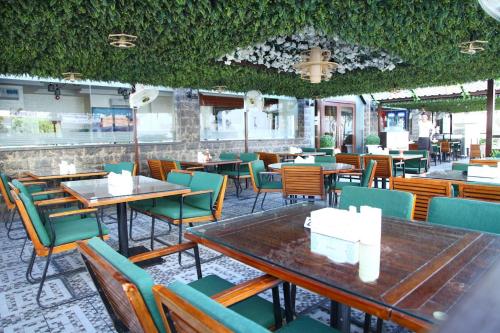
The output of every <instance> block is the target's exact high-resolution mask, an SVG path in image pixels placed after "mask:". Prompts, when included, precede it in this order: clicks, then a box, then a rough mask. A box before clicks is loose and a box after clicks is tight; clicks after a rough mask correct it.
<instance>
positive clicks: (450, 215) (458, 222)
mask: <svg viewBox="0 0 500 333" xmlns="http://www.w3.org/2000/svg"><path fill="white" fill-rule="evenodd" d="M499 216H500V203H497V202H489V201H481V200H471V199H460V198H445V197H435V198H432V199H431V202H430V205H429V215H428V218H427V220H428V221H429V222H430V223H435V224H442V225H447V226H450V227H460V228H466V229H473V230H478V231H483V232H491V233H495V234H500V222H499Z"/></svg>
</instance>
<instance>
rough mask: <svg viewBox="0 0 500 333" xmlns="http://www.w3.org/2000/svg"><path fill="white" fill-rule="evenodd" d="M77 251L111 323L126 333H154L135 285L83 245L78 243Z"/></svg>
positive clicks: (147, 311) (153, 326) (148, 315)
mask: <svg viewBox="0 0 500 333" xmlns="http://www.w3.org/2000/svg"><path fill="white" fill-rule="evenodd" d="M78 250H79V251H80V253H81V254H82V257H83V260H84V262H85V265H86V266H87V269H88V271H89V273H90V275H91V277H92V279H93V280H94V283H95V285H96V288H97V290H98V291H99V294H100V295H101V297H102V298H105V299H104V300H103V301H104V304H105V305H106V307H107V310H108V312H109V314H110V316H111V317H112V318H113V317H114V318H113V319H114V321H115V322H116V320H119V321H120V322H121V323H122V324H123V325H125V326H126V327H127V328H128V330H129V331H130V332H158V330H157V328H156V326H155V324H154V321H153V318H152V317H151V314H150V312H149V310H148V308H147V306H146V303H145V302H144V299H143V298H142V295H141V293H140V292H139V290H138V289H137V287H136V285H135V284H133V283H132V282H130V281H129V280H128V279H127V278H126V277H125V276H124V275H123V274H122V273H120V271H118V270H117V269H116V268H115V267H113V265H111V264H110V263H109V262H108V261H107V260H106V259H104V258H102V257H101V256H100V255H99V254H98V253H96V252H95V251H94V250H93V249H92V248H91V247H90V246H89V245H88V244H86V243H85V242H78Z"/></svg>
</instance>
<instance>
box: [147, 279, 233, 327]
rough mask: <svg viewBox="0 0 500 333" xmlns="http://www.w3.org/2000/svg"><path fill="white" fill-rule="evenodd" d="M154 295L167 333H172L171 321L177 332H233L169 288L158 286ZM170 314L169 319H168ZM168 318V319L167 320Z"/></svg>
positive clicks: (155, 287) (154, 290) (154, 288)
mask: <svg viewBox="0 0 500 333" xmlns="http://www.w3.org/2000/svg"><path fill="white" fill-rule="evenodd" d="M153 295H154V297H155V299H156V304H157V306H158V309H160V314H161V317H162V320H163V323H164V325H165V327H166V328H167V332H169V333H172V332H173V330H172V329H171V328H170V324H169V321H170V320H171V322H172V324H173V326H174V327H175V331H176V332H183V333H205V332H216V333H230V332H233V331H232V330H230V329H229V328H227V327H226V326H224V325H222V324H221V323H219V322H218V321H216V320H215V319H214V318H212V317H210V316H209V315H207V314H206V313H205V312H203V311H201V310H199V309H198V308H197V307H195V306H193V305H191V303H189V302H187V301H186V300H185V299H183V298H182V297H180V296H178V295H177V294H175V293H174V292H172V291H170V290H169V289H168V288H166V287H164V286H161V285H156V286H154V287H153ZM167 313H168V317H167ZM167 318H168V319H167Z"/></svg>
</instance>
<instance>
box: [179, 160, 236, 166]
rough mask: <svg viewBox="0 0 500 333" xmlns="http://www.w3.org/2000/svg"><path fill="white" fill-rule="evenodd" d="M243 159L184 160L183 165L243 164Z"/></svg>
mask: <svg viewBox="0 0 500 333" xmlns="http://www.w3.org/2000/svg"><path fill="white" fill-rule="evenodd" d="M242 162H243V161H242V160H239V159H238V160H219V159H214V160H210V161H208V162H195V161H182V162H181V165H196V166H216V165H225V164H241V163H242Z"/></svg>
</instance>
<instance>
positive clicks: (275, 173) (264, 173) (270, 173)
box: [259, 171, 281, 175]
mask: <svg viewBox="0 0 500 333" xmlns="http://www.w3.org/2000/svg"><path fill="white" fill-rule="evenodd" d="M259 175H281V173H279V172H278V171H261V172H259Z"/></svg>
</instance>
